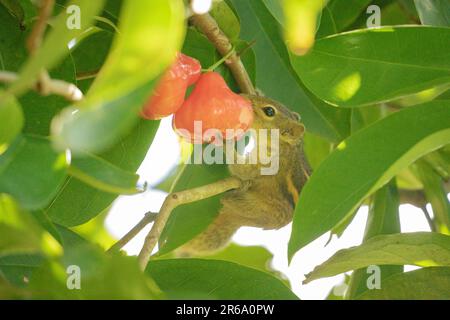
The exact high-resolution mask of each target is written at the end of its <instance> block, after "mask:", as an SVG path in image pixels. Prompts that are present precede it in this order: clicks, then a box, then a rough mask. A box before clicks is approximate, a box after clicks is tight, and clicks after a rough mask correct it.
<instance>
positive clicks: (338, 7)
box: [316, 0, 372, 39]
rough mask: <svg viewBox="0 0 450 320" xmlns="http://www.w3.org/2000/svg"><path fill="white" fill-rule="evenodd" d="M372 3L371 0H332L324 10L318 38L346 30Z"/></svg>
mask: <svg viewBox="0 0 450 320" xmlns="http://www.w3.org/2000/svg"><path fill="white" fill-rule="evenodd" d="M371 2H372V1H371V0H331V1H330V2H329V3H328V4H327V6H326V7H325V8H323V10H322V19H321V21H320V27H319V30H317V34H316V38H317V39H320V38H323V37H326V36H328V35H331V34H335V33H339V32H341V31H344V30H346V29H347V28H348V27H349V26H350V25H351V24H352V23H353V22H354V21H355V20H356V19H357V18H358V16H359V15H360V14H361V13H362V12H365V10H366V9H367V6H368V5H369V4H370V3H371ZM349 8H351V10H349Z"/></svg>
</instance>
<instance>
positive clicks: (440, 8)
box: [414, 0, 450, 27]
mask: <svg viewBox="0 0 450 320" xmlns="http://www.w3.org/2000/svg"><path fill="white" fill-rule="evenodd" d="M414 4H415V5H416V8H417V12H418V13H419V17H420V21H421V22H422V24H425V25H430V26H443V27H450V2H449V1H448V0H414Z"/></svg>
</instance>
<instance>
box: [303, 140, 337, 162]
mask: <svg viewBox="0 0 450 320" xmlns="http://www.w3.org/2000/svg"><path fill="white" fill-rule="evenodd" d="M332 150H333V148H332V145H331V143H330V142H328V141H327V140H325V139H324V138H322V137H320V136H317V135H315V134H311V133H309V132H306V133H305V136H304V151H305V154H306V158H307V159H308V162H309V164H310V165H311V168H312V169H313V170H315V169H316V168H318V167H319V165H320V163H322V161H323V160H325V158H326V157H328V155H329V154H330V153H331V151H332Z"/></svg>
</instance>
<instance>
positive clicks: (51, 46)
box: [9, 0, 104, 95]
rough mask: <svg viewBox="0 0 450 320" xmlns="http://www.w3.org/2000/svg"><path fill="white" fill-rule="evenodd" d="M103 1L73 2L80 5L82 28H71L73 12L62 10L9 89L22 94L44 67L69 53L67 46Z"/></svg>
mask: <svg viewBox="0 0 450 320" xmlns="http://www.w3.org/2000/svg"><path fill="white" fill-rule="evenodd" d="M103 3H104V0H99V1H90V0H73V1H72V2H71V4H73V5H76V6H78V7H79V9H80V13H81V15H82V19H81V18H80V28H79V29H78V28H73V29H69V28H68V22H69V20H68V19H70V18H71V15H73V13H71V14H69V13H67V12H66V11H65V10H64V11H63V12H61V13H60V14H59V15H58V17H57V18H56V21H55V23H54V24H53V25H54V27H53V29H52V30H51V31H50V32H49V34H48V35H47V36H46V37H45V39H44V41H43V43H42V45H41V46H40V47H39V49H38V50H37V51H36V53H35V54H34V55H33V56H32V57H31V58H30V59H28V60H27V62H26V63H25V65H24V66H23V67H22V69H21V71H20V74H19V79H18V80H17V81H16V82H14V83H13V84H12V85H11V87H10V88H9V91H10V92H12V93H14V94H16V95H18V94H22V93H23V92H24V91H26V90H27V89H28V88H30V87H31V86H33V84H34V83H35V82H36V80H37V79H38V77H39V74H40V73H41V71H42V70H43V69H44V70H47V69H51V68H52V67H53V66H55V65H56V64H58V62H60V61H61V60H62V59H63V58H64V56H65V55H66V54H67V53H68V50H67V46H68V44H69V42H70V41H71V40H72V39H75V38H76V37H78V36H79V35H80V34H81V33H82V32H83V31H85V30H86V29H87V28H89V26H90V25H91V23H92V21H93V17H94V16H95V15H96V14H97V13H98V12H99V11H100V10H101V8H102V7H103Z"/></svg>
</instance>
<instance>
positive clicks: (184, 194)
mask: <svg viewBox="0 0 450 320" xmlns="http://www.w3.org/2000/svg"><path fill="white" fill-rule="evenodd" d="M241 186H242V181H241V180H240V179H239V178H236V177H229V178H226V179H223V180H220V181H217V182H215V183H211V184H208V185H205V186H201V187H197V188H193V189H189V190H185V191H180V192H174V193H171V194H169V195H168V196H167V197H166V199H165V200H164V203H163V205H162V207H161V210H160V211H159V214H158V216H157V217H156V220H155V223H154V224H153V226H152V229H151V230H150V232H149V233H148V235H147V237H146V238H145V242H144V246H143V247H142V250H141V252H140V253H139V257H138V261H139V266H140V268H141V270H142V271H144V270H145V267H146V266H147V263H148V261H149V259H150V255H151V253H152V251H153V249H154V248H155V246H156V243H157V242H158V240H159V238H160V236H161V233H162V231H163V229H164V226H165V225H166V222H167V220H168V219H169V217H170V214H171V212H172V211H173V210H174V209H175V208H176V207H178V206H180V205H182V204H186V203H191V202H195V201H199V200H203V199H206V198H210V197H213V196H215V195H218V194H221V193H224V192H226V191H229V190H232V189H238V188H240V187H241Z"/></svg>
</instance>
